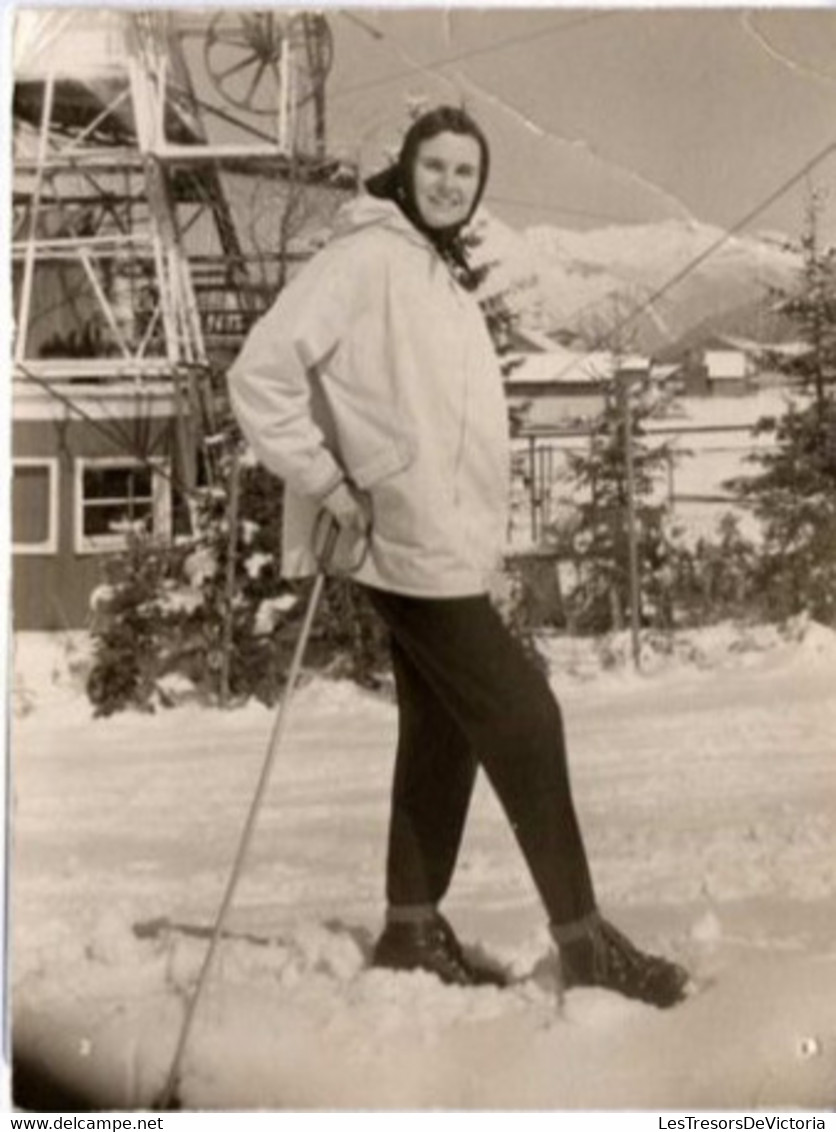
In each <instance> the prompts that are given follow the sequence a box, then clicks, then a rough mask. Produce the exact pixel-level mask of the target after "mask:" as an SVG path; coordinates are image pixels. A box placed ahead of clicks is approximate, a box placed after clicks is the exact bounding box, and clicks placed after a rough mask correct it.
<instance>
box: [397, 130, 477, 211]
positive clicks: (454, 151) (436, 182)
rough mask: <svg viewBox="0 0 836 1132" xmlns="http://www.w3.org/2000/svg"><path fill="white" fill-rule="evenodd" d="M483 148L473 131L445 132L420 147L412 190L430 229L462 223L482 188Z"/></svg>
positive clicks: (422, 143)
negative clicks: (480, 183) (461, 132)
mask: <svg viewBox="0 0 836 1132" xmlns="http://www.w3.org/2000/svg"><path fill="white" fill-rule="evenodd" d="M481 163H482V151H481V149H480V148H479V143H478V141H477V140H476V138H473V137H471V136H470V135H469V134H454V133H449V132H448V133H442V134H436V135H435V137H433V138H427V140H426V141H423V142H421V144H420V145H419V146H418V151H417V153H416V155H415V163H414V165H413V169H412V191H413V194H414V196H415V203H416V205H417V207H418V211H419V212H420V214H421V219H422V220H423V221H424V223H425V224H426V225H427V227H428V228H448V227H450V226H451V225H454V224H461V223H462V222H463V221H465V220H466V219H467V218H468V216H469V215H470V210H471V209H472V207H473V202H474V200H475V199H476V194H477V192H478V191H479V172H480V165H481Z"/></svg>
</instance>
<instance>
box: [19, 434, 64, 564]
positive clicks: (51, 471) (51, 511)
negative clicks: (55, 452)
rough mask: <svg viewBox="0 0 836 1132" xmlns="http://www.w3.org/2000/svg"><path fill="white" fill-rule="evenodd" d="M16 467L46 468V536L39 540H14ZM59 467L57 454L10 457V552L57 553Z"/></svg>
mask: <svg viewBox="0 0 836 1132" xmlns="http://www.w3.org/2000/svg"><path fill="white" fill-rule="evenodd" d="M16 468H46V470H47V473H48V476H49V504H48V512H47V524H48V526H47V537H46V538H45V539H44V540H42V541H41V542H15V541H14V473H15V469H16ZM60 475H61V467H60V463H59V460H58V457H57V456H13V457H12V515H11V521H10V526H11V528H12V529H11V535H12V554H40V555H51V554H57V553H58V533H59V529H58V518H59V502H60V493H59V477H60Z"/></svg>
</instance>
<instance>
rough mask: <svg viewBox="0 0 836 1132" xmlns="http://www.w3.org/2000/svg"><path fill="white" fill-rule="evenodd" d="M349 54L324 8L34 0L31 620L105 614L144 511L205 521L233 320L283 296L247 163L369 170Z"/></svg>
mask: <svg viewBox="0 0 836 1132" xmlns="http://www.w3.org/2000/svg"><path fill="white" fill-rule="evenodd" d="M332 57H333V45H332V42H331V37H330V32H329V30H328V25H327V23H326V21H325V20H324V18H323V17H321V16H318V15H315V14H310V13H301V14H292V13H289V12H287V11H279V12H265V13H258V12H251V13H250V12H240V13H238V12H235V11H234V10H231V11H223V12H221V11H218V12H217V13H216V14H215V15H212V14H211V11H210V12H208V13H207V12H200V11H195V12H194V14H191V13H189V12H188V10H185V11H183V10H181V11H180V12H171V11H162V10H159V11H158V10H155V11H137V10H132V11H131V10H119V9H113V8H103V9H90V8H70V9H59V8H53V9H31V10H21V11H19V12H18V13H17V15H16V22H15V35H14V67H15V75H14V80H15V81H14V104H13V130H14V133H13V182H12V189H13V209H12V217H13V247H12V260H13V262H12V277H13V302H14V316H15V332H14V357H13V367H12V372H13V419H14V428H13V460H14V477H13V550H14V555H15V571H14V589H15V611H16V625H17V627H19V628H58V627H68V626H77V625H80V624H84V623H85V621H86V619H87V616H88V602H89V595H90V593H91V591H92V589H93V588H94V586H95V585H96V584H97V583H98V582H99V581H100V580H101V579H100V556H101V554H103V553H107V552H109V551H112V550H114V549H119V548H121V547H123V546H124V545H125V527H126V525H130V524H132V523H140V522H141V523H143V524H144V525H145V526H146V528H147V529H150V531H151V532H152V534H153V535H155V536H158V537H160V538H168V537H171V536H172V534H175V533H176V532H177V531H178V530H187V529H188V527H189V522H190V509H189V500H190V498H191V494H192V492H193V490H194V488H195V485H196V483H197V482H198V480H199V479H200V477H201V476H205V475H207V474H211V460H210V459H208V458H202V451H203V450H202V440H203V438H204V437H205V436H206V434H207V432H210V431H211V430H212V428H213V418H214V413H215V409H216V399H215V394H214V393H213V388H212V381H211V376H212V371H213V366H214V367H215V368H217V365H218V364H220V363H222V362H223V361H225V360H226V358H227V356H228V352H229V350H230V349H234V347H235V345H236V343H235V342H231V341H230V340H229V335H228V334H224V333H221V334H218V333H217V331H218V327H219V326H220V328H221V330H222V331H223V330H225V329H227V330H228V329H229V327H230V326H234V327H235V328H236V329H237V331H238V333H239V338H240V334H242V333H243V332H244V331H245V330H246V329H247V327H248V326H249V324H251V322H252V321H253V319H254V318H255V317H256V316H257V315H258V313H260V311H261V310H262V309H264V307H265V306H266V302H267V298H266V296H265V293H264V292H265V288H264V286H263V285H261V286H258V285H256V282H257V279H256V276H257V274H258V273H255V274H254V272H253V263H254V262H256V261H257V264H258V267H259V270H260V271H261V277H260V278H261V283H262V284H263V264H264V258H265V252H264V249H263V248H260V249H258V254H257V255H256V254H255V253H254V251H253V248H252V247H250V246H249V244H248V242H247V237H246V231H245V225H243V224H242V221H241V218H240V216H239V215H238V214H237V213H236V200H235V199H234V193H233V194H231V193H230V185H233V187H234V182H235V180H236V178H237V179H238V181H239V182H240V181H241V180H242V179H243V180H244V181H247V180H248V179H251V178H252V177H254V176H263V177H265V178H266V179H268V180H271V181H276V182H281V181H282V180H284V181H287V180H288V178H289V177H291V176H293V177H299V178H301V179H303V180H307V181H309V182H310V183H311V184H316V185H322V186H325V187H326V188H327V189H328V190H330V189H331V188H332V187H338V188H340V187H341V188H343V189H346V188H347V187H348V186H349V184H350V183H351V173H350V172H348V173H346V171H345V170H344V168H343V167H341V166H340V165H339V163H337V162H334V161H329V160H328V159H327V158H326V156H325V97H324V84H325V77H326V75H327V71H328V69H329V67H330V63H331V59H332ZM239 203H240V202H239ZM218 340H220V345H222V346H223V347H224V348H225V350H226V351H227V353H224V352H223V350H222V351H221V352H220V354H219V353H218V349H217V347H218V345H219V342H218ZM203 456H204V457H205V456H206V454H205V453H203Z"/></svg>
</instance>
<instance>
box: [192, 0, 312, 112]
mask: <svg viewBox="0 0 836 1132" xmlns="http://www.w3.org/2000/svg"><path fill="white" fill-rule="evenodd" d="M285 44H286V45H287V46H285ZM286 50H287V51H289V53H290V54H291V55H292V59H293V72H294V73H293V78H294V86H293V89H294V103H295V105H296V106H297V107H298V106H302V105H304V104H305V103H306V102H308V101H310V100H311V99H313V98H316V97H317V96H318V95H320V94H321V93H322V88H323V86H324V83H325V79H326V78H327V76H328V72H329V71H330V69H331V66H332V64H333V61H334V41H333V37H332V35H331V29H330V27H329V26H328V22H327V20H326V19H325V17H324V16H321V15H318V14H316V13H309V12H305V13H299V14H297V15H293V16H291V15H289V14H287V13H285V12H281V11H261V12H236V11H234V10H225V11H222V12H218V14H217V15H216V16H214V17H213V18H212V21H211V22H210V24H209V28H208V30H207V33H206V39H205V42H204V49H203V53H204V60H205V63H206V70H207V72H208V74H209V77H210V78H211V80H212V82H213V84H214V86H215V88H216V90H218V91H219V93H220V94H222V95H223V97H224V98H225V99H226V101H227V102H229V103H230V104H231V105H233V106H236V107H238V108H239V109H241V110H247V111H249V112H250V113H253V114H274V113H275V112H276V107H277V105H278V98H279V90H280V88H281V82H282V66H283V64H284V52H285V51H286Z"/></svg>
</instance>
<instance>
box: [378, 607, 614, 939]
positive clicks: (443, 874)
mask: <svg viewBox="0 0 836 1132" xmlns="http://www.w3.org/2000/svg"><path fill="white" fill-rule="evenodd" d="M368 593H369V596H370V598H371V601H372V604H373V605H374V607H375V609H376V610H377V612H378V614H379V615H380V616H381V617H382V618H383V620H384V621H385V623H386V625H387V626H388V628H389V630H390V633H391V637H392V659H393V663H394V670H395V681H396V686H397V695H398V707H399V713H400V715H399V735H398V751H397V759H396V763H395V780H394V787H393V797H392V817H391V826H390V832H389V855H388V865H387V891H386V894H387V898H388V900H389V903H390V905H395V906H398V905H420V904H436V903H438V902H439V901H440V900H441V899H442V897H443V896H444V894H445V893H446V891H447V889H448V887H449V885H450V881H451V879H452V875H453V869H454V867H455V864H456V857H457V855H458V851H459V846H460V844H461V839H462V833H463V831H464V823H465V818H466V816H467V810H468V806H469V804H470V798H471V795H472V793H473V785H474V780H475V777H476V770H477V767H478V766H479V765H481V766H482V767H483V768H484V770H485V773H486V774H487V776H488V779H489V781H490V783H491V786H492V787H493V789H494V791H495V792H496V795H497V797H498V798H499V801H500V803H501V805H502V807H503V809H504V811H505V813H506V814H507V816H508V819H509V821H510V823H511V827H512V828H513V831H514V834H515V835H516V838H517V841H518V842H519V845H520V848H521V849H522V852H523V855H524V857H525V859H526V862H527V863H528V867H529V869H530V871H531V875H532V877H533V879H534V883H535V885H536V886H537V890H538V892H539V894H540V896H541V898H542V900H543V903H544V904H545V906H546V910H547V912H548V915H549V920H550V922H551V923H553V924H566V923H571V922H572V921H574V920H578V919H580V918H581V917H583V916H585V915H587V914H588V913H589V912H591V911H593V910H594V908H595V897H594V894H593V889H592V881H591V879H590V874H589V867H588V864H587V860H586V853H585V851H584V846H583V841H582V839H581V834H580V829H579V827H578V822H577V818H576V816H575V810H574V806H573V804H572V796H571V790H570V785H569V774H568V768H567V764H566V746H565V741H564V737H563V720H562V718H561V713H560V708H559V706H558V703H557V701H556V700H555V698H554V696H553V695H552V692H551V689H550V688H549V685H548V683H547V681H546V678H545V676H544V675H543V674H542V673H541V672H540V671H539V669H538V668H537V666H536V665H535V664H534V663H533V662H532V661H531V660H530V659H529V658H528V657H527V656H526V654H525V651H524V649H523V648H522V646H521V645H520V643H519V642H518V641H517V640H516V639H515V638H514V637H513V636H512V635H511V633H510V632H509V631H508V629H507V628H506V627H505V625H504V623H503V622H502V620H501V618H500V617H499V615H498V613H497V612H496V610H495V609H494V608H493V606H492V605H491V604H490V601H489V600H488V598H487V597H486V596H478V597H465V598H443V599H427V598H412V597H405V596H403V595H400V594H393V593H387V592H383V591H381V590H372V589H369V590H368Z"/></svg>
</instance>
